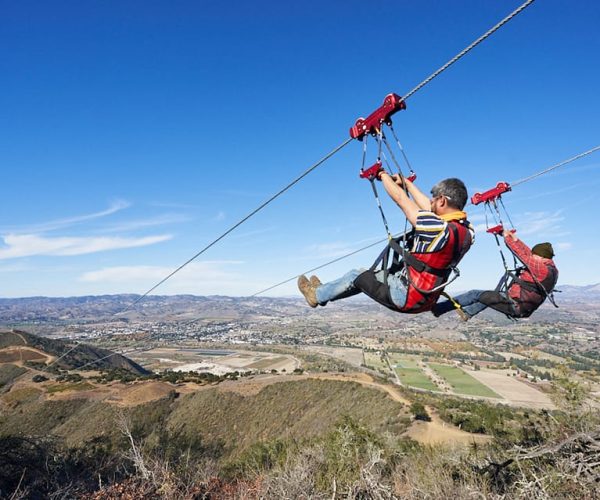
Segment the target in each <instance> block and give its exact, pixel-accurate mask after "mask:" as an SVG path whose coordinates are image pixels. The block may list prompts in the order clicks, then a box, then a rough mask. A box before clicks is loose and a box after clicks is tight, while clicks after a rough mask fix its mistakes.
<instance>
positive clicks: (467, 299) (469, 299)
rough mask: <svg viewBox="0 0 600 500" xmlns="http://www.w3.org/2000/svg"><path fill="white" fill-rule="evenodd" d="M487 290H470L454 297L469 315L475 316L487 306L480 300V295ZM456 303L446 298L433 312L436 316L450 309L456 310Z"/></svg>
mask: <svg viewBox="0 0 600 500" xmlns="http://www.w3.org/2000/svg"><path fill="white" fill-rule="evenodd" d="M484 291H485V290H470V291H468V292H466V293H463V294H461V295H458V296H456V297H454V300H455V301H456V302H458V303H459V304H460V305H461V307H462V309H463V311H464V312H466V313H467V314H468V315H469V316H475V315H476V314H479V313H480V312H481V311H483V310H484V309H485V308H487V306H486V305H485V304H482V303H481V302H479V297H481V294H482V293H483V292H484ZM454 309H455V307H454V304H452V302H450V301H449V300H445V301H444V302H440V303H438V304H436V305H435V306H434V308H433V313H434V314H435V315H436V316H440V315H442V314H446V313H447V312H449V311H452V310H454Z"/></svg>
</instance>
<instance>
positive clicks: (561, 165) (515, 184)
mask: <svg viewBox="0 0 600 500" xmlns="http://www.w3.org/2000/svg"><path fill="white" fill-rule="evenodd" d="M599 150H600V145H599V146H596V147H594V148H591V149H588V150H587V151H584V152H583V153H579V154H578V155H575V156H572V157H571V158H568V159H566V160H563V161H561V162H560V163H557V164H555V165H552V166H551V167H548V168H546V169H544V170H541V171H539V172H537V173H535V174H532V175H530V176H529V177H525V178H523V179H521V180H518V181H516V182H513V183H511V184H510V185H511V187H515V186H518V185H521V184H524V183H526V182H529V181H531V180H533V179H536V178H538V177H540V176H542V175H545V174H547V173H549V172H551V171H553V170H556V169H557V168H559V167H563V166H565V165H568V164H569V163H573V162H574V161H575V160H579V159H580V158H583V157H585V156H588V155H590V154H592V153H594V152H596V151H599ZM387 240H388V238H383V239H381V240H379V241H376V242H375V243H371V244H370V245H367V246H365V247H362V248H359V249H357V250H353V251H352V252H350V253H347V254H345V255H342V256H341V257H337V258H336V259H334V260H331V261H329V262H327V263H325V264H321V265H320V266H317V267H314V268H312V269H309V270H307V271H304V272H303V273H302V274H308V273H312V272H314V271H316V270H318V269H322V268H324V267H327V266H329V265H331V264H334V263H336V262H339V261H341V260H344V259H346V258H348V257H351V256H352V255H356V254H357V253H360V252H362V251H363V250H367V249H369V248H372V247H374V246H375V245H378V244H381V243H383V242H385V241H387ZM298 276H299V275H298V274H297V275H295V276H293V277H291V278H289V279H287V280H285V281H282V282H280V283H277V284H276V285H273V286H270V287H268V288H265V289H264V290H261V291H260V292H256V293H253V294H252V295H250V297H256V296H257V295H261V294H263V293H265V292H268V291H270V290H273V289H274V288H277V287H279V286H281V285H284V284H286V283H289V282H290V281H292V280H294V279H295V278H297V277H298ZM193 321H198V320H197V319H196V320H192V322H193Z"/></svg>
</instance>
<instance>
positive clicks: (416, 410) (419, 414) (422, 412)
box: [410, 401, 431, 422]
mask: <svg viewBox="0 0 600 500" xmlns="http://www.w3.org/2000/svg"><path fill="white" fill-rule="evenodd" d="M410 411H411V412H412V414H413V415H414V416H415V420H421V421H423V422H431V417H430V416H429V413H427V410H426V409H425V406H424V405H423V403H420V402H419V401H415V402H414V403H413V404H412V405H411V406H410Z"/></svg>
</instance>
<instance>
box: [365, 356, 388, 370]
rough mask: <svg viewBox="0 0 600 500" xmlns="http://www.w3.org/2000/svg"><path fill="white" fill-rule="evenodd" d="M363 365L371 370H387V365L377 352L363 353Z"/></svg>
mask: <svg viewBox="0 0 600 500" xmlns="http://www.w3.org/2000/svg"><path fill="white" fill-rule="evenodd" d="M365 364H366V365H367V366H368V367H369V368H371V369H373V370H384V371H387V370H388V366H387V364H386V363H385V361H382V359H381V355H380V354H379V353H377V352H365Z"/></svg>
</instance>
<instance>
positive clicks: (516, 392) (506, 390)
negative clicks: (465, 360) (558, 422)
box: [469, 368, 554, 409]
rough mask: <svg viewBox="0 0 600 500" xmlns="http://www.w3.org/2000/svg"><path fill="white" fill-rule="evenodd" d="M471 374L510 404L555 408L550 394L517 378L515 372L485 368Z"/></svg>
mask: <svg viewBox="0 0 600 500" xmlns="http://www.w3.org/2000/svg"><path fill="white" fill-rule="evenodd" d="M469 373H470V375H471V376H472V377H473V378H475V379H477V380H479V381H480V382H481V383H483V384H485V385H487V386H488V387H490V388H491V389H492V390H494V391H495V392H496V393H498V394H500V396H502V397H503V398H504V399H506V401H507V402H508V403H510V404H513V405H516V406H526V407H528V408H540V409H541V408H547V409H553V408H554V404H553V403H552V400H551V399H550V397H549V396H548V394H545V393H543V392H541V391H538V390H537V389H535V388H534V387H532V386H531V385H530V384H526V383H525V382H521V381H520V380H519V379H517V378H515V377H514V373H515V372H514V370H486V369H485V368H483V369H481V370H477V371H472V372H469Z"/></svg>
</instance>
